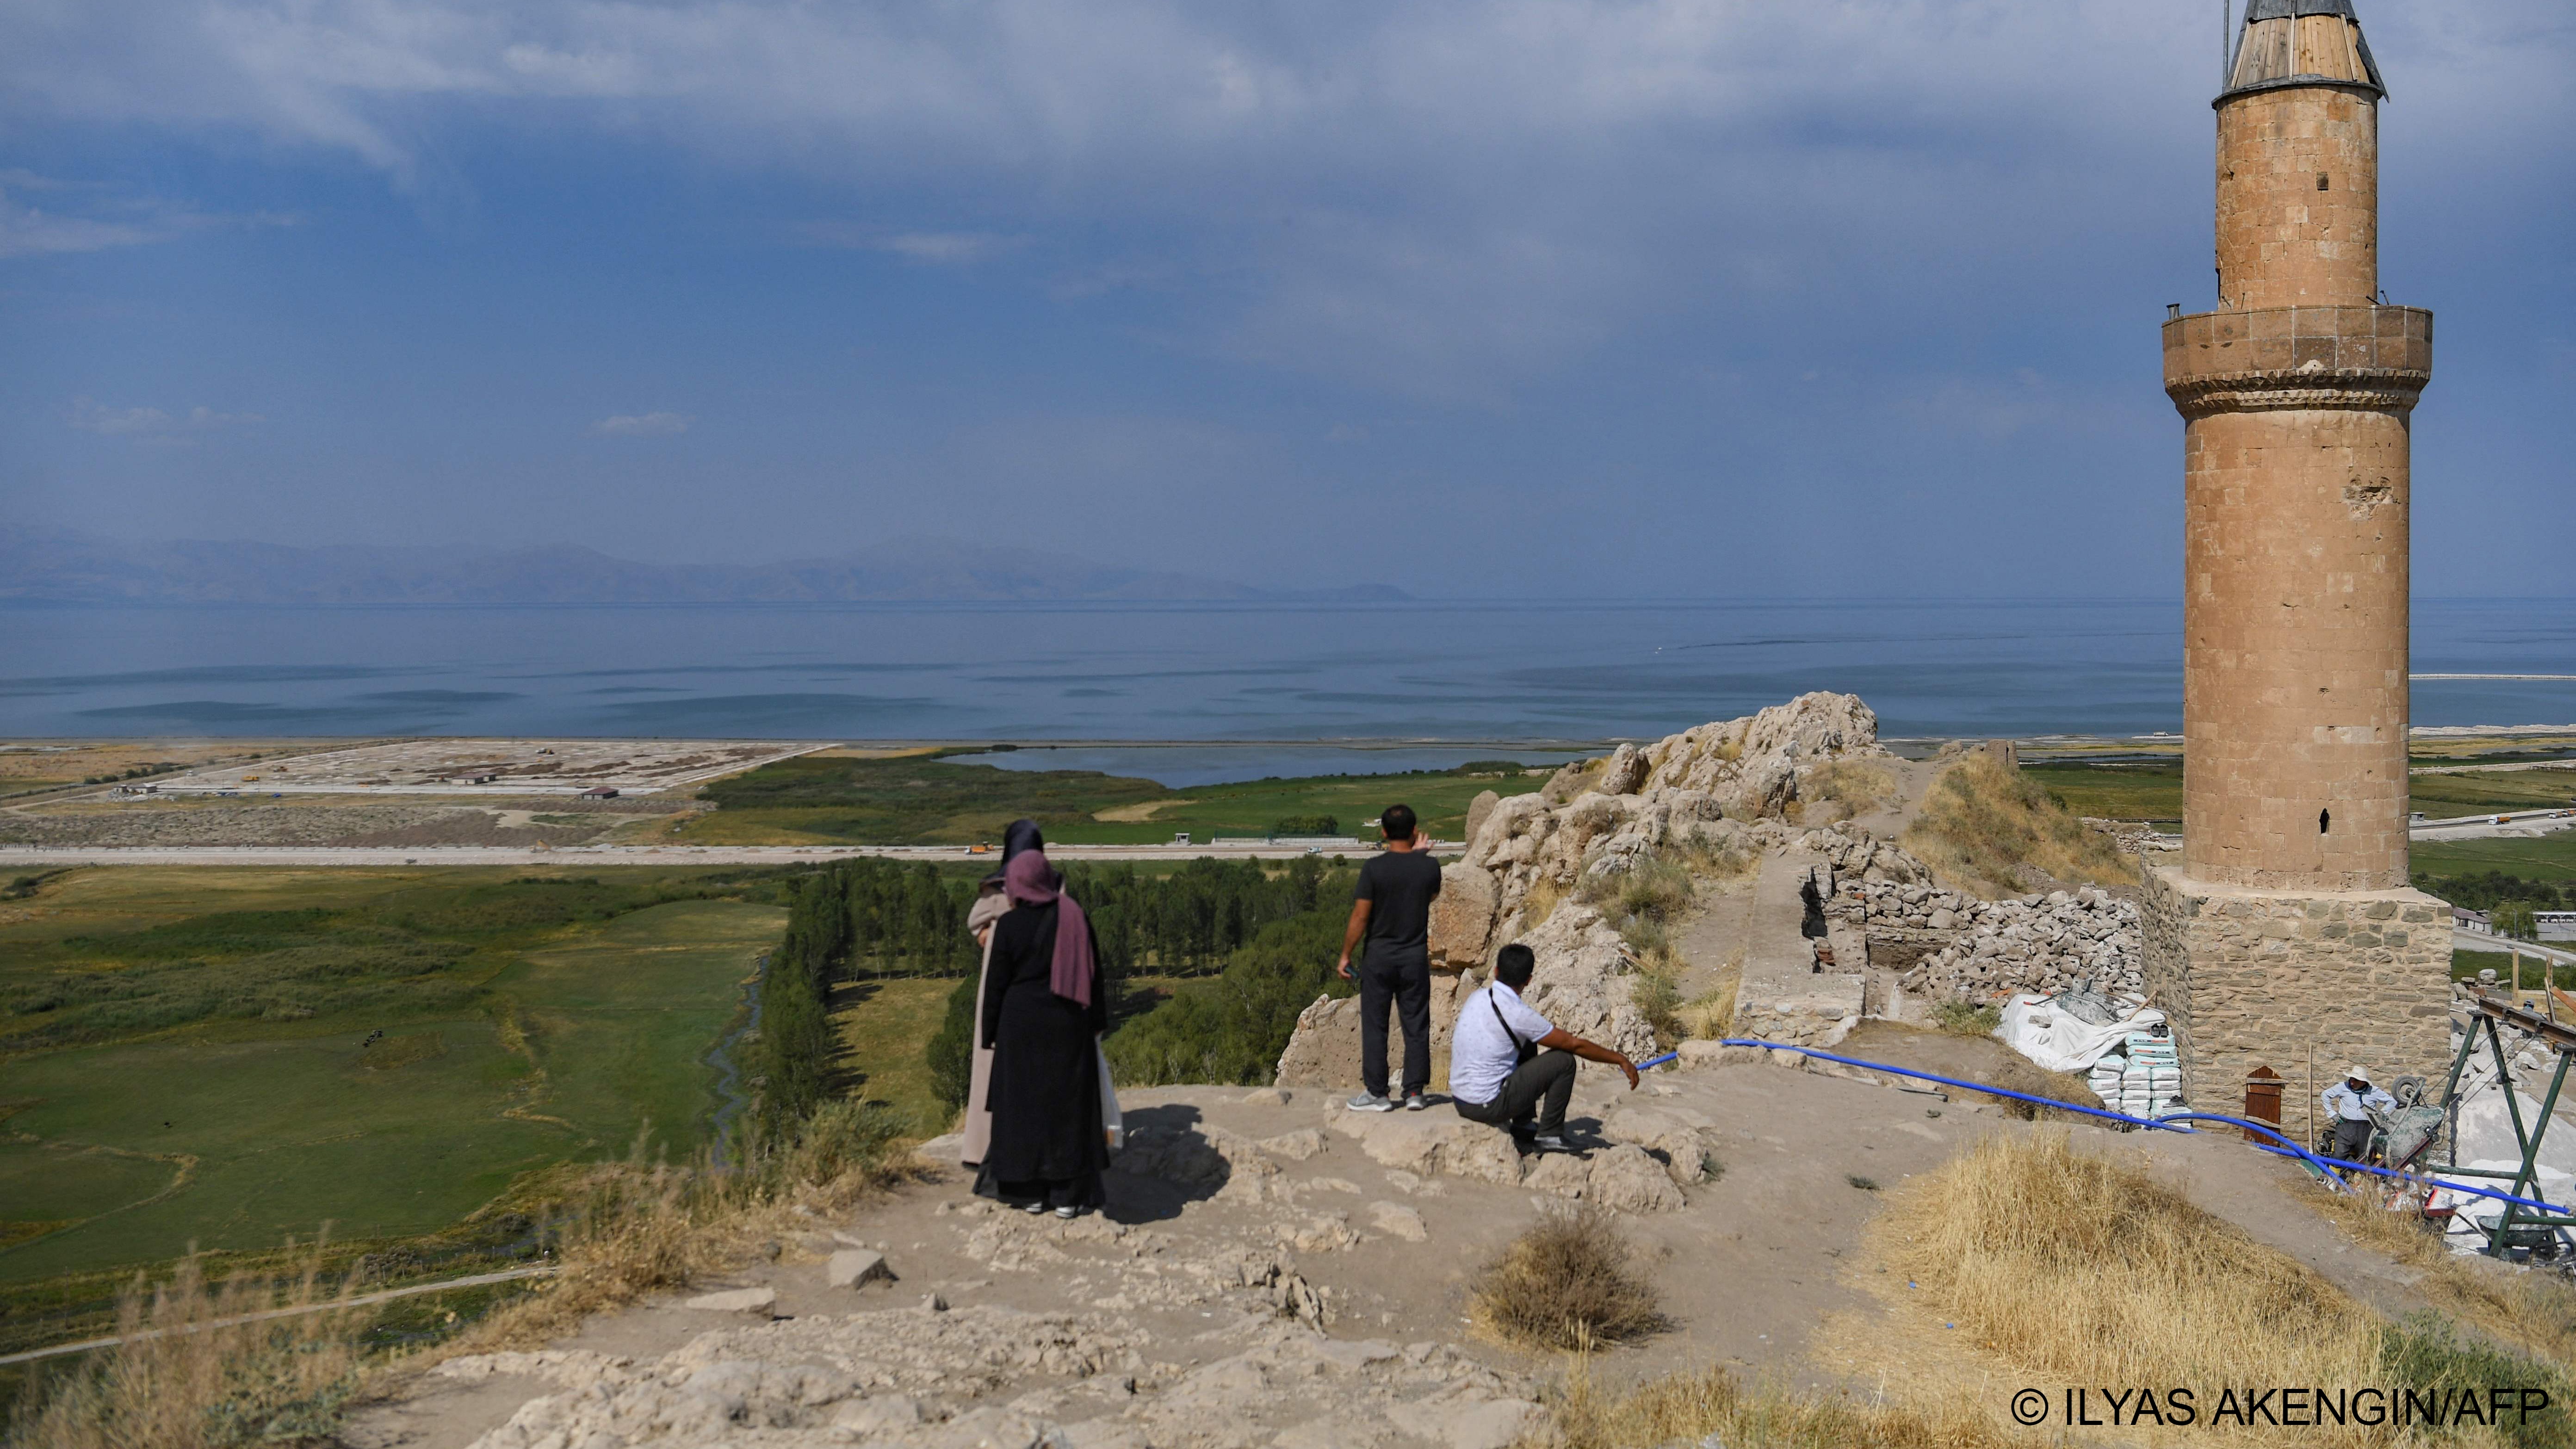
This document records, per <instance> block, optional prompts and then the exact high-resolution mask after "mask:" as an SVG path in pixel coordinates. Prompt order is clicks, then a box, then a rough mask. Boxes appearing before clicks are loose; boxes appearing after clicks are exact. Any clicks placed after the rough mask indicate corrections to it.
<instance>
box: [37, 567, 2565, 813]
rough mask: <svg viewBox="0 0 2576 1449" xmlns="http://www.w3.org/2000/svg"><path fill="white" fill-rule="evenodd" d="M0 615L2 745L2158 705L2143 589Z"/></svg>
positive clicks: (1581, 733) (1976, 729)
mask: <svg viewBox="0 0 2576 1449" xmlns="http://www.w3.org/2000/svg"><path fill="white" fill-rule="evenodd" d="M0 628H6V629H7V631H8V639H9V645H8V648H7V651H6V654H5V660H6V663H5V664H0V670H5V677H0V734H5V735H9V736H15V737H20V738H25V737H31V736H101V735H132V736H142V735H158V736H172V735H190V736H287V735H382V734H509V735H540V734H563V735H617V736H638V735H640V736H665V737H686V736H745V737H764V738H765V737H781V738H848V739H940V740H988V739H989V740H1005V739H1022V740H1027V739H1043V740H1080V741H1116V740H1172V741H1188V740H1198V741H1233V742H1239V743H1246V744H1249V743H1253V742H1329V741H1343V740H1372V741H1409V742H1418V743H1422V744H1430V743H1433V742H1442V743H1445V742H1453V741H1454V742H1460V743H1463V744H1469V745H1472V744H1474V743H1479V742H1499V741H1512V742H1541V741H1556V742H1567V743H1576V742H1591V741H1597V740H1601V739H1604V738H1610V737H1621V736H1628V737H1652V736H1658V735H1663V734H1667V733H1670V732H1672V731H1674V730H1678V729H1682V728H1685V727H1687V726H1690V725H1694V724H1698V723H1701V722H1704V721H1707V720H1711V719H1723V718H1727V717H1729V716H1733V715H1738V714H1744V713H1748V712H1750V711H1752V710H1755V709H1758V708H1760V707H1762V706H1763V705H1766V704H1773V703H1777V702H1778V701H1780V700H1783V699H1786V698H1788V697H1789V696H1791V695H1793V694H1796V693H1798V692H1800V691H1802V690H1809V689H1834V690H1849V691H1852V692H1854V693H1857V694H1859V695H1860V696H1862V697H1863V698H1864V699H1866V700H1868V701H1869V703H1870V704H1871V705H1872V706H1873V707H1874V708H1876V709H1877V711H1878V713H1879V716H1880V719H1881V722H1882V729H1883V731H1884V732H1885V733H1886V734H1888V735H1891V736H1901V735H1933V736H1961V735H1964V736H1981V735H2023V736H2027V735H2034V734H2050V733H2070V734H2104V735H2132V734H2141V733H2147V732H2151V731H2173V730H2178V729H2180V728H2181V724H2182V710H2181V703H2182V681H2181V637H2180V629H2181V609H2180V606H2179V605H2178V604H2174V603H2169V602H2139V601H2112V602H2099V601H2064V600H2000V601H1970V602H1958V601H1938V602H1934V601H1905V600H1854V601H1840V602H1821V603H1819V602H1791V603H1763V602H1745V601H1740V600H1709V601H1662V602H1634V601H1617V602H1576V603H1546V604H1530V603H1519V602H1509V601H1505V602H1494V601H1465V602H1460V601H1424V602H1412V603H1402V604H1394V605H1209V604H1195V603H1194V604H1118V605H985V604H881V605H832V606H787V607H781V606H738V607H733V606H719V607H707V606H694V605H693V606H685V607H635V606H602V607H589V606H544V607H520V608H507V607H421V606H409V607H361V608H311V607H307V608H251V607H216V608H197V609H168V608H156V609H133V608H84V607H17V608H9V609H6V610H0ZM2415 651H2416V654H2415V668H2416V670H2417V671H2418V672H2419V673H2447V674H2514V673H2541V674H2552V673H2554V674H2568V673H2576V601H2567V600H2545V601H2537V602H2534V601H2513V600H2420V601H2418V602H2417V605H2416V613H2415ZM2415 713H2416V722H2417V723H2418V724H2426V725H2434V724H2565V723H2569V722H2571V721H2576V681H2571V680H2564V679H2561V680H2495V679H2483V680H2427V681H2420V682H2419V683H2418V684H2417V686H2416V691H2415ZM1232 753H1233V752H1228V754H1229V755H1232ZM1339 753H1340V752H1338V751H1336V752H1332V755H1317V754H1309V755H1296V754H1291V753H1283V752H1280V751H1276V750H1267V751H1257V752H1253V753H1252V754H1251V755H1244V756H1241V757H1240V758H1241V759H1242V760H1257V759H1258V758H1273V757H1275V758H1277V759H1279V760H1282V761H1287V762H1289V763H1291V764H1292V765H1293V766H1294V767H1295V769H1297V770H1300V771H1302V770H1303V769H1304V768H1305V767H1306V766H1309V765H1315V764H1317V763H1318V762H1320V761H1324V760H1327V759H1329V758H1332V757H1333V756H1337V755H1338V754H1339ZM1050 754H1051V755H1053V756H1054V759H1053V762H1054V763H1071V762H1072V761H1073V760H1074V758H1075V757H1074V756H1071V755H1067V754H1064V753H1062V752H1050ZM1475 754H1476V752H1475V751H1474V750H1472V749H1469V750H1467V751H1466V752H1465V753H1464V754H1457V753H1455V752H1454V751H1448V750H1439V751H1430V752H1419V753H1417V752H1407V753H1405V754H1401V755H1398V754H1385V755H1381V756H1379V757H1377V758H1376V759H1375V761H1374V763H1375V764H1376V765H1378V766H1380V767H1384V768H1418V767H1420V766H1421V765H1423V764H1429V763H1434V762H1441V761H1445V762H1450V763H1454V762H1455V761H1456V760H1457V759H1463V758H1473V757H1475ZM1129 758H1131V759H1132V758H1133V757H1129ZM1213 758H1216V757H1215V756H1191V755H1186V754H1185V755H1177V756H1174V757H1173V759H1172V762H1171V764H1172V768H1174V769H1182V768H1186V766H1187V763H1188V761H1189V760H1190V759H1202V760H1205V759H1213ZM1532 758H1533V759H1536V758H1539V756H1537V755H1533V756H1532ZM1000 762H1001V760H1000V759H998V758H997V759H996V763H1000ZM1012 763H1023V762H1017V761H1015V762H1012ZM1030 763H1034V761H1032V762H1030ZM1082 763H1084V764H1086V765H1087V764H1091V763H1094V762H1093V761H1092V760H1090V759H1087V758H1086V759H1083V760H1082ZM1245 767H1246V766H1244V765H1243V764H1240V763H1229V764H1228V766H1227V770H1228V772H1229V773H1234V774H1238V775H1239V773H1240V771H1241V769H1242V768H1245ZM1287 772H1290V771H1288V770H1279V771H1273V770H1268V769H1264V770H1261V771H1260V773H1287ZM1157 778H1160V777H1159V776H1158V777H1157Z"/></svg>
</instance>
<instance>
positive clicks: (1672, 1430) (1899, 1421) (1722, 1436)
mask: <svg viewBox="0 0 2576 1449" xmlns="http://www.w3.org/2000/svg"><path fill="white" fill-rule="evenodd" d="M1555 1408H1556V1421H1557V1432H1558V1433H1559V1434H1560V1435H1561V1436H1562V1438H1561V1440H1560V1441H1559V1442H1561V1443H1562V1444H1563V1446H1564V1449H1664V1446H1667V1445H1698V1444H1723V1445H1729V1446H1746V1449H2005V1446H2008V1445H2021V1444H2027V1443H2029V1442H2030V1441H2029V1440H2027V1439H2025V1438H2021V1437H2017V1436H2013V1435H2010V1434H2008V1433H2006V1432H2005V1431H2002V1430H1999V1429H1998V1428H1996V1427H1995V1425H1994V1424H1993V1423H1992V1422H1991V1421H1990V1420H1989V1419H1988V1418H1987V1417H1986V1416H1985V1415H1984V1414H1982V1413H1979V1412H1978V1411H1977V1410H1976V1409H1975V1407H1974V1406H1973V1405H1971V1404H1969V1403H1967V1402H1966V1401H1964V1400H1961V1399H1955V1398H1954V1399H1951V1400H1947V1401H1944V1402H1941V1403H1937V1404H1934V1405H1931V1406H1928V1407H1911V1406H1905V1405H1895V1404H1885V1403H1863V1402H1859V1401H1856V1400H1852V1399H1847V1398H1829V1397H1826V1396H1823V1395H1819V1394H1804V1393H1797V1392H1793V1391H1789V1390H1784V1389H1778V1388H1773V1387H1771V1386H1769V1385H1756V1386H1755V1387H1752V1388H1747V1387H1745V1386H1744V1385H1743V1384H1742V1383H1740V1382H1738V1381H1737V1379H1736V1377H1735V1376H1734V1375H1733V1374H1730V1373H1728V1372H1727V1371H1726V1370H1724V1369H1721V1368H1711V1369H1706V1370H1703V1371H1700V1372H1696V1373H1690V1372H1686V1373H1676V1374H1667V1375H1665V1376H1663V1377H1661V1378H1656V1379H1649V1380H1648V1381H1646V1382H1644V1383H1642V1384H1637V1385H1634V1386H1632V1387H1629V1388H1627V1389H1624V1390H1618V1391H1605V1390H1603V1389H1601V1388H1599V1387H1597V1386H1595V1385H1594V1383H1593V1381H1592V1375H1591V1371H1590V1365H1589V1364H1588V1363H1582V1362H1578V1363H1577V1364H1576V1365H1575V1367H1574V1371H1573V1372H1572V1373H1570V1374H1568V1375H1567V1376H1566V1384H1565V1389H1564V1391H1563V1393H1562V1394H1561V1395H1560V1396H1559V1397H1558V1399H1557V1402H1556V1404H1555Z"/></svg>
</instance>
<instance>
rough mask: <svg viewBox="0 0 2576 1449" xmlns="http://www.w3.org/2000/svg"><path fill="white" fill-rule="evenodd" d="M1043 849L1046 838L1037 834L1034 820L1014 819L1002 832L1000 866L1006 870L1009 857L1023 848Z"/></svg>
mask: <svg viewBox="0 0 2576 1449" xmlns="http://www.w3.org/2000/svg"><path fill="white" fill-rule="evenodd" d="M1044 849H1046V838H1045V837H1044V836H1041V835H1039V834H1038V823H1037V822H1036V821H1034V820H1025V819H1024V820H1014V821H1012V822H1011V824H1010V828H1009V829H1007V830H1004V831H1003V832H1002V868H1003V869H1005V870H1008V869H1009V868H1010V864H1011V857H1012V856H1015V855H1017V854H1019V853H1020V852H1021V851H1023V850H1044Z"/></svg>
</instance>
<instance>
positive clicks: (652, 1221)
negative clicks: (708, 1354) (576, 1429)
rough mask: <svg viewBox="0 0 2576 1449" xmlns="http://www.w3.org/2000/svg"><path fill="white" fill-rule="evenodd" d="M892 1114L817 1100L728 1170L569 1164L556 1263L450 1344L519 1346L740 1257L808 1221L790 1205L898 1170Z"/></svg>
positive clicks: (827, 1201) (861, 1187)
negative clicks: (799, 1123)
mask: <svg viewBox="0 0 2576 1449" xmlns="http://www.w3.org/2000/svg"><path fill="white" fill-rule="evenodd" d="M903 1140H904V1139H903V1138H902V1137H901V1135H900V1125H899V1123H898V1120H897V1119H896V1117H895V1116H894V1115H893V1114H891V1113H889V1112H886V1111H884V1110H882V1109H870V1108H866V1107H862V1106H861V1105H859V1104H858V1103H856V1102H850V1101H837V1102H830V1103H826V1104H825V1105H824V1106H823V1107H822V1109H821V1110H819V1111H817V1112H816V1113H815V1114H814V1116H813V1117H812V1118H811V1119H810V1120H809V1121H808V1122H807V1123H806V1124H805V1127H804V1129H803V1131H802V1132H801V1133H800V1134H799V1136H798V1137H797V1140H796V1141H795V1142H794V1143H793V1144H790V1145H788V1146H786V1147H784V1148H780V1149H777V1150H774V1151H762V1150H758V1149H757V1148H755V1149H754V1150H753V1151H752V1152H751V1153H750V1154H748V1158H747V1160H746V1162H745V1163H744V1164H743V1165H742V1166H740V1167H737V1168H734V1169H732V1170H729V1171H725V1170H717V1169H715V1168H713V1167H712V1166H710V1165H709V1164H707V1163H705V1162H699V1163H695V1164H692V1165H689V1166H685V1167H673V1166H670V1165H667V1164H663V1163H653V1162H647V1161H646V1160H644V1157H643V1153H642V1148H641V1139H639V1140H638V1146H637V1150H636V1151H634V1152H631V1153H630V1154H629V1155H628V1157H627V1160H626V1161H624V1162H621V1163H610V1164H602V1165H598V1166H593V1167H589V1168H583V1169H578V1170H576V1172H575V1175H574V1176H573V1177H572V1179H571V1180H570V1181H568V1182H566V1183H565V1184H564V1185H563V1187H562V1189H561V1191H560V1196H559V1204H558V1207H557V1209H556V1211H557V1212H559V1213H560V1214H562V1219H563V1220H562V1222H561V1225H560V1227H559V1242H560V1248H559V1250H558V1259H559V1261H560V1263H561V1265H562V1266H561V1269H560V1271H558V1272H557V1273H556V1274H555V1275H554V1276H553V1277H551V1278H548V1279H546V1280H545V1281H544V1283H543V1284H542V1285H541V1286H540V1288H539V1290H538V1291H537V1292H535V1293H532V1294H530V1295H529V1296H528V1297H527V1298H524V1299H522V1300H520V1301H519V1302H517V1303H515V1304H513V1305H511V1306H510V1307H508V1308H505V1309H503V1310H502V1311H501V1312H498V1313H496V1314H494V1315H493V1316H492V1318H491V1319H490V1320H488V1321H487V1322H485V1323H484V1324H482V1325H481V1326H480V1327H478V1328H477V1329H476V1330H475V1332H473V1333H471V1334H469V1335H466V1336H465V1337H464V1338H461V1339H459V1340H457V1342H456V1344H455V1346H454V1351H456V1352H488V1351H491V1350H493V1349H497V1348H521V1347H528V1346H531V1345H534V1344H537V1343H542V1342H544V1341H545V1340H548V1339H551V1338H554V1337H557V1336H560V1335H562V1334H564V1333H567V1332H570V1331H571V1330H572V1329H573V1328H575V1327H577V1326H578V1325H579V1324H580V1323H581V1322H582V1321H583V1320H584V1319H587V1318H589V1317H591V1316H592V1315H594V1314H597V1313H601V1312H605V1311H607V1310H609V1309H612V1308H618V1307H622V1306H624V1305H626V1304H628V1303H632V1302H634V1301H635V1300H637V1299H638V1298H641V1297H643V1296H644V1295H645V1294H648V1293H655V1292H661V1291H663V1290H666V1289H671V1288H677V1287H680V1286H682V1285H684V1284H686V1283H688V1282H690V1281H691V1280H692V1279H694V1278H696V1277H697V1276H698V1275H700V1274H702V1273H705V1272H708V1271H710V1270H712V1269H715V1268H718V1267H721V1266H724V1265H726V1264H728V1263H734V1262H739V1261H741V1260H742V1259H743V1258H744V1257H745V1256H746V1255H747V1254H748V1253H749V1252H750V1251H751V1249H752V1248H753V1247H754V1246H755V1245H756V1244H759V1243H762V1242H766V1241H768V1240H770V1239H772V1238H774V1237H776V1236H778V1235H779V1234H781V1233H784V1232H789V1231H793V1230H795V1229H797V1228H799V1227H810V1226H811V1224H810V1222H808V1221H806V1220H805V1219H804V1218H803V1216H802V1215H801V1214H800V1213H799V1212H798V1211H797V1209H799V1208H803V1209H805V1210H806V1211H807V1212H828V1211H833V1210H837V1209H840V1208H844V1207H847V1206H849V1205H850V1204H851V1203H853V1202H856V1201H858V1200H859V1199H860V1198H863V1197H865V1196H867V1195H868V1194H870V1193H873V1192H876V1191H878V1190H880V1189H882V1188H883V1187H885V1186H886V1185H888V1184H889V1183H891V1182H892V1181H894V1180H895V1179H896V1178H897V1177H898V1176H899V1175H900V1172H899V1169H898V1168H896V1167H895V1166H894V1160H895V1158H896V1157H897V1156H898V1154H899V1149H900V1147H901V1145H902V1143H903Z"/></svg>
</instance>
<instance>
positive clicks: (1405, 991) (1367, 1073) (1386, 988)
mask: <svg viewBox="0 0 2576 1449" xmlns="http://www.w3.org/2000/svg"><path fill="white" fill-rule="evenodd" d="M1389 1006H1393V1007H1394V1008H1395V1016H1396V1022H1397V1024H1398V1025H1399V1026H1401V1027H1402V1028H1403V1029H1404V1090H1403V1091H1402V1092H1401V1093H1394V1094H1390V1093H1389V1092H1388V1091H1387V1089H1386V1009H1387V1008H1388V1007H1389ZM1360 1085H1361V1086H1363V1087H1366V1088H1367V1089H1368V1090H1369V1091H1370V1092H1371V1093H1372V1094H1374V1095H1376V1096H1380V1097H1384V1096H1389V1095H1399V1096H1406V1097H1409V1096H1412V1095H1413V1094H1414V1093H1416V1092H1419V1091H1421V1090H1422V1089H1423V1088H1425V1087H1428V1086H1430V1085H1431V958H1430V957H1429V956H1428V955H1423V956H1414V957H1410V958H1403V957H1399V958H1397V959H1395V960H1392V961H1386V962H1381V961H1379V960H1378V958H1377V953H1376V952H1374V951H1372V952H1370V953H1369V958H1368V960H1367V961H1365V962H1363V963H1362V964H1361V966H1360Z"/></svg>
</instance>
